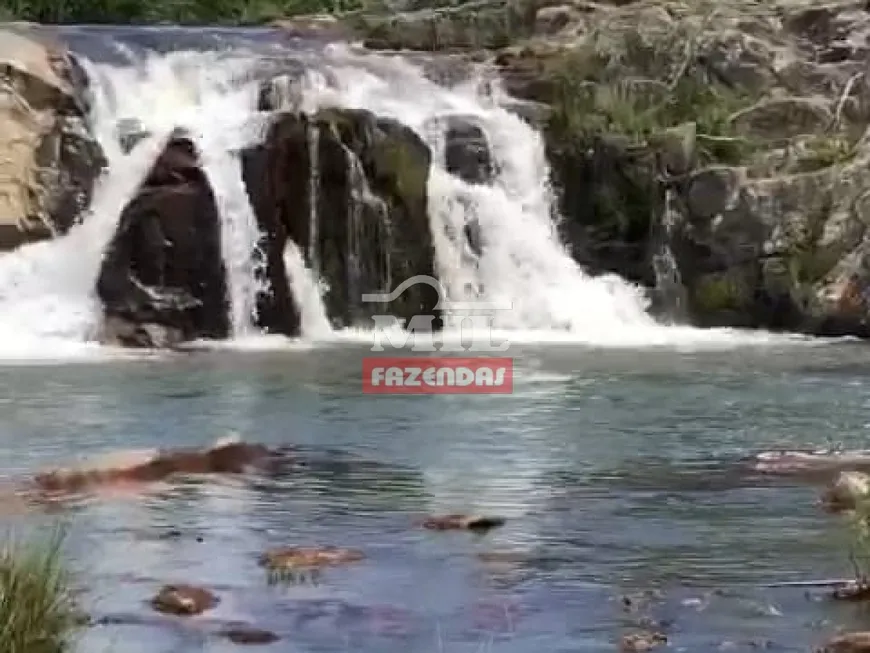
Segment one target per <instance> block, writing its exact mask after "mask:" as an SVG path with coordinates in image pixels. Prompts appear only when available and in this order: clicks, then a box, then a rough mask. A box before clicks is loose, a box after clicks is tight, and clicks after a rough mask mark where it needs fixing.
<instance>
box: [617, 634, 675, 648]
mask: <svg viewBox="0 0 870 653" xmlns="http://www.w3.org/2000/svg"><path fill="white" fill-rule="evenodd" d="M667 643H668V638H667V636H665V635H663V634H662V633H658V632H641V633H631V634H628V635H624V636H623V637H622V639H621V640H620V642H619V650H620V653H645V652H646V651H651V650H653V649H654V648H657V647H659V646H662V645H664V644H667Z"/></svg>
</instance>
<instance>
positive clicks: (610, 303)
mask: <svg viewBox="0 0 870 653" xmlns="http://www.w3.org/2000/svg"><path fill="white" fill-rule="evenodd" d="M130 59H131V63H130V65H129V66H124V67H114V66H108V65H93V64H87V62H85V63H86V64H87V65H86V68H87V70H88V73H89V76H90V77H91V79H92V82H93V83H92V86H93V89H94V92H95V104H94V108H93V116H92V122H93V126H94V129H95V132H96V135H97V137H98V138H99V140H100V143H101V145H102V146H103V148H104V150H105V152H106V155H107V158H108V161H109V166H108V169H107V171H106V174H105V175H104V176H103V178H102V179H101V180H100V183H99V185H98V187H97V189H96V192H95V197H94V200H93V202H92V205H91V207H90V210H89V212H88V215H87V217H86V219H85V220H84V222H83V224H81V225H79V226H77V227H75V228H74V229H73V230H71V231H70V233H69V234H67V235H66V236H64V237H62V238H59V239H56V240H54V241H50V242H43V243H37V244H32V245H27V246H24V247H21V248H19V249H17V250H15V251H14V252H10V253H7V254H3V255H0V347H5V348H6V349H7V350H9V349H11V353H14V354H15V355H17V356H20V357H32V356H33V355H35V354H37V353H38V354H39V355H42V356H46V357H56V356H57V355H60V354H63V353H64V350H68V349H69V348H70V347H72V348H76V347H80V346H81V343H84V342H87V341H88V340H90V339H92V338H93V335H94V333H95V330H96V327H97V326H98V320H99V315H100V311H99V303H98V301H97V299H96V297H95V291H94V284H95V280H96V278H97V275H98V272H99V267H100V262H101V258H102V254H103V252H104V250H105V248H106V246H107V245H108V243H109V241H110V240H111V238H112V236H113V234H114V232H115V230H116V227H117V222H118V218H119V216H120V213H121V211H122V209H123V207H124V206H125V204H126V203H127V202H128V201H129V199H130V198H131V197H132V196H133V195H134V193H135V192H136V190H137V188H138V186H139V184H140V183H141V181H142V179H143V178H144V176H145V174H146V173H147V171H148V169H149V167H150V166H151V164H152V163H153V161H154V159H155V158H156V156H157V155H158V154H159V152H160V150H161V148H162V146H163V144H164V143H165V140H166V138H167V137H168V135H169V134H170V133H171V131H172V130H173V129H175V128H179V127H180V128H182V129H185V130H186V131H188V132H189V133H190V135H191V137H192V138H193V140H194V141H195V143H196V144H197V146H198V148H199V149H200V153H201V156H202V160H203V168H204V171H205V172H206V174H207V176H208V177H209V180H210V182H211V184H212V186H213V188H214V191H215V195H216V198H217V201H218V208H219V211H220V216H221V225H222V237H223V243H222V247H223V252H224V258H225V263H226V267H227V272H228V281H229V292H230V298H231V305H232V324H233V330H234V334H235V335H236V336H237V337H240V336H247V335H249V334H250V333H251V313H252V309H253V307H254V306H255V295H256V292H257V291H258V285H257V283H256V281H255V276H256V275H255V270H254V263H253V260H252V256H251V253H252V251H253V250H254V248H255V246H256V244H257V240H258V237H259V234H258V232H257V228H256V223H255V220H254V215H253V211H252V209H251V206H250V204H249V201H248V197H247V193H246V191H245V188H244V184H243V181H242V176H241V170H240V162H239V158H238V152H239V150H241V149H242V148H243V147H245V146H246V145H248V144H252V143H254V142H256V141H257V139H258V138H260V137H261V136H262V131H263V129H262V128H263V123H262V120H261V118H262V116H260V115H259V114H258V113H257V112H256V99H257V87H256V84H255V83H254V82H250V81H245V80H246V78H249V77H250V75H249V73H251V72H252V70H253V69H255V68H256V66H257V65H258V62H257V60H256V58H255V57H253V56H251V55H243V54H241V53H236V54H235V55H232V54H230V55H219V54H215V53H191V52H177V53H171V54H168V55H152V56H150V57H146V58H144V59H138V60H137V59H136V58H135V57H133V56H132V55H131V56H130ZM318 63H319V65H320V66H323V67H326V68H329V69H330V78H331V79H332V80H333V81H332V82H330V83H329V84H327V83H326V81H325V80H326V78H325V77H319V76H317V75H312V76H310V77H309V78H308V79H306V81H305V84H303V97H302V107H301V108H302V109H303V110H306V111H314V110H316V108H318V107H319V106H323V105H338V106H344V107H352V108H364V109H369V110H372V111H373V112H375V113H377V114H379V115H383V116H387V117H392V118H395V119H397V120H399V121H400V122H402V123H404V124H406V125H408V126H409V127H411V128H412V129H414V130H415V131H416V132H417V133H418V134H420V135H421V137H422V138H423V139H424V140H425V141H426V142H427V143H428V144H429V145H430V147H431V148H432V150H433V152H434V153H435V157H434V165H433V167H432V170H431V174H430V180H429V204H430V223H431V227H432V233H433V237H434V242H435V246H436V251H437V261H436V263H437V269H438V274H439V277H440V279H441V281H442V283H443V284H444V285H445V286H446V288H447V290H448V294H449V296H450V298H451V299H454V300H465V299H473V298H480V299H483V300H485V301H488V302H498V303H506V304H510V305H511V307H512V308H511V310H507V311H498V312H496V313H495V314H494V318H495V324H496V325H497V326H498V327H500V328H503V329H507V330H510V332H511V336H510V338H511V339H512V340H521V339H528V338H531V339H535V340H547V339H562V340H572V341H582V342H593V343H596V344H619V345H648V344H658V343H661V344H667V343H693V342H694V343H702V342H709V341H714V342H735V341H743V342H746V341H752V340H754V341H764V340H769V339H770V336H768V335H765V334H756V335H754V336H748V335H746V334H741V335H737V334H735V333H734V332H729V331H725V330H720V331H711V330H704V331H702V330H697V329H689V328H676V327H663V326H659V325H657V324H656V323H655V322H654V321H653V320H652V319H651V318H650V317H649V316H648V315H647V313H646V310H645V309H646V299H645V298H644V296H643V293H642V292H641V291H640V289H639V288H636V287H634V286H632V285H630V284H628V283H626V282H625V281H623V280H622V279H620V278H618V277H616V276H605V277H595V278H592V277H590V276H589V275H587V274H585V273H584V271H583V270H582V269H581V268H580V267H579V266H578V265H577V264H576V263H575V262H574V261H573V260H572V259H571V257H570V256H569V255H568V254H567V252H566V251H565V249H564V247H563V246H562V245H561V243H560V241H559V238H558V236H557V234H556V230H555V226H554V224H553V221H552V219H551V214H552V212H553V202H552V197H551V194H550V191H549V188H548V185H547V178H548V167H547V162H546V160H545V158H544V151H543V147H542V143H541V139H540V136H539V135H538V134H537V133H536V132H535V131H534V130H533V129H532V128H531V127H529V126H528V125H527V124H525V123H524V122H523V121H522V120H520V119H519V118H517V117H516V116H514V115H512V114H511V113H509V112H507V111H506V110H504V109H503V108H501V107H500V106H499V105H498V103H497V102H495V101H493V99H492V98H491V97H487V96H486V95H485V94H482V93H481V92H480V91H479V89H478V88H477V86H476V85H474V84H471V83H469V84H465V85H463V86H461V87H458V88H454V89H446V88H443V87H440V86H438V85H436V84H434V83H432V82H430V81H428V80H426V79H425V78H424V76H423V75H422V74H421V72H420V71H419V70H417V69H416V68H415V67H413V66H411V65H410V64H407V63H405V62H402V61H401V60H397V59H394V58H384V57H377V56H373V55H368V56H365V57H362V56H360V55H358V54H353V53H351V52H350V51H349V50H347V49H343V48H337V49H334V50H333V51H331V52H329V53H328V54H327V55H325V56H324V58H322V59H321V60H320V61H319V62H318ZM336 81H337V83H334V82H336ZM450 114H460V115H466V116H473V117H474V118H475V120H476V121H477V122H479V124H480V125H482V127H483V128H484V130H485V132H486V135H487V137H488V140H489V144H490V147H491V150H492V155H493V156H494V158H495V163H496V164H497V170H498V173H497V175H496V178H495V180H494V183H492V184H491V185H487V186H483V185H473V184H468V183H465V182H463V181H462V180H460V179H458V178H457V177H455V176H453V175H450V174H449V173H448V172H447V171H446V169H445V167H444V162H443V157H441V156H440V153H441V151H442V149H443V143H444V132H443V129H438V128H436V129H434V130H433V124H436V125H437V122H436V123H433V119H437V118H442V117H444V116H445V115H450ZM131 119H132V120H133V121H135V122H136V123H138V124H139V125H140V126H141V128H142V130H143V132H145V133H146V134H147V136H146V137H145V138H144V139H143V140H142V141H141V142H140V143H139V144H138V145H137V146H136V147H135V148H134V149H133V150H132V151H131V152H130V153H129V154H124V153H123V152H122V150H121V148H120V147H119V144H118V134H117V127H118V123H119V121H122V120H131ZM310 137H311V138H312V139H316V138H317V134H316V132H312V133H311V134H310ZM312 144H313V145H316V144H317V143H316V142H315V143H312ZM314 149H315V150H316V149H317V148H314ZM312 164H313V165H312V166H311V169H310V170H308V171H300V174H308V175H309V184H310V185H311V187H312V189H314V190H316V189H317V187H318V185H319V184H320V183H321V180H320V179H319V174H318V173H319V171H318V170H317V165H316V164H317V161H316V159H315V160H314V161H312ZM355 190H356V191H357V192H363V193H365V192H368V188H367V186H365V184H362V183H360V184H358V187H357V188H356V189H355ZM314 195H316V193H314ZM357 199H359V198H357ZM363 199H364V200H365V199H366V198H363ZM369 199H370V198H369ZM375 199H376V198H375ZM310 209H311V215H310V216H309V219H310V221H311V227H312V229H311V230H310V237H311V242H309V243H304V244H303V243H297V244H293V243H291V244H290V245H289V246H288V248H287V251H286V252H285V262H286V265H287V268H288V272H289V275H290V277H291V279H290V280H291V285H292V288H293V292H294V295H295V299H296V301H297V303H298V304H299V306H300V309H301V313H302V320H303V333H304V335H305V336H307V337H312V338H315V339H323V338H326V337H329V336H333V335H335V334H333V333H332V330H331V328H330V325H329V322H328V320H327V318H326V315H325V312H324V309H323V304H322V300H321V297H320V292H319V289H318V284H319V281H320V280H319V279H318V278H317V272H318V271H317V259H316V256H315V253H316V246H315V243H316V239H317V238H318V233H319V225H318V222H319V220H321V219H328V216H321V215H319V214H318V207H317V205H316V204H312V206H311V207H310ZM472 222H476V223H477V224H478V225H479V229H480V234H481V240H482V242H483V243H484V248H483V253H482V256H480V257H476V256H473V255H470V253H469V250H468V247H467V245H466V244H465V242H464V238H461V237H457V235H460V236H461V234H462V233H463V230H464V228H465V226H466V225H468V224H470V223H472ZM348 226H349V228H351V229H353V228H354V225H353V224H351V225H348ZM390 228H393V227H390ZM351 235H353V234H351ZM300 247H305V248H307V249H308V250H309V258H310V260H311V261H312V264H313V267H314V269H313V270H308V269H306V268H305V265H304V261H303V257H302V253H301V251H300ZM396 281H398V280H396ZM361 290H362V291H363V292H365V291H369V292H373V291H378V290H383V289H361ZM554 334H555V335H554ZM5 354H6V352H3V351H0V356H4V357H5Z"/></svg>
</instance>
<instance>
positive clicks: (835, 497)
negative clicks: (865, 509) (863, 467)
mask: <svg viewBox="0 0 870 653" xmlns="http://www.w3.org/2000/svg"><path fill="white" fill-rule="evenodd" d="M868 497H870V475H867V474H864V473H863V472H841V473H840V474H839V475H838V476H837V478H836V479H834V481H833V482H832V483H831V484H830V485H829V486H828V487H827V488H825V490H824V491H823V492H822V496H821V499H820V501H819V503H820V504H821V506H822V508H823V509H824V510H825V511H827V512H830V513H841V512H848V511H850V510H855V508H856V507H857V504H858V502H859V501H862V500H866V499H867V498H868Z"/></svg>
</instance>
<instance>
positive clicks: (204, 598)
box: [151, 585, 220, 616]
mask: <svg viewBox="0 0 870 653" xmlns="http://www.w3.org/2000/svg"><path fill="white" fill-rule="evenodd" d="M219 602H220V599H219V598H218V597H217V596H216V595H215V594H213V593H212V592H210V591H209V590H207V589H205V588H202V587H196V586H194V585H166V586H165V587H163V588H162V589H161V590H160V592H158V594H157V595H156V596H155V597H154V598H153V599H151V607H153V608H154V609H155V610H156V611H157V612H163V613H165V614H174V615H179V616H190V615H196V614H202V613H203V612H205V611H206V610H211V609H212V608H214V607H215V606H217V604H218V603H219Z"/></svg>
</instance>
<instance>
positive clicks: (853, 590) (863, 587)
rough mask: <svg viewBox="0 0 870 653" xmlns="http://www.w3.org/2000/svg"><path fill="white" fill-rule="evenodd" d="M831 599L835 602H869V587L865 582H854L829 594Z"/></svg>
mask: <svg viewBox="0 0 870 653" xmlns="http://www.w3.org/2000/svg"><path fill="white" fill-rule="evenodd" d="M831 598H832V599H834V600H835V601H851V602H855V603H857V602H860V601H870V585H868V584H867V583H865V582H854V583H850V584H848V585H845V586H843V587H838V588H837V589H835V590H834V591H833V592H831Z"/></svg>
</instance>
